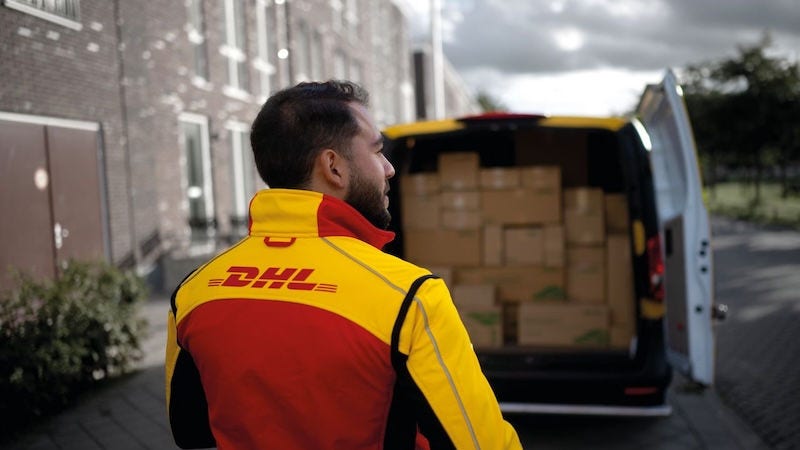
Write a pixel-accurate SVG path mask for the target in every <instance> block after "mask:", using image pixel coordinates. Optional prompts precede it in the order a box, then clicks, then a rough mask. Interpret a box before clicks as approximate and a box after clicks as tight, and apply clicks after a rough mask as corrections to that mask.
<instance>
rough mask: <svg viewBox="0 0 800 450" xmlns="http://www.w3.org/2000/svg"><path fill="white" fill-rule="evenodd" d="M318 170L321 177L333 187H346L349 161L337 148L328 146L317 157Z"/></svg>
mask: <svg viewBox="0 0 800 450" xmlns="http://www.w3.org/2000/svg"><path fill="white" fill-rule="evenodd" d="M316 166H317V170H318V173H319V174H320V176H321V178H322V179H323V180H324V181H325V183H326V184H328V185H329V186H330V187H331V188H333V189H337V190H338V189H346V188H347V180H348V173H347V171H348V166H347V161H346V160H345V159H344V158H343V157H342V156H341V155H340V154H338V153H337V152H336V151H335V150H333V149H330V148H326V149H324V150H322V151H321V152H320V153H319V156H318V157H317V164H316Z"/></svg>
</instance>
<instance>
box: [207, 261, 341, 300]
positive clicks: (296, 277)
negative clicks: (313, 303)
mask: <svg viewBox="0 0 800 450" xmlns="http://www.w3.org/2000/svg"><path fill="white" fill-rule="evenodd" d="M227 272H228V273H229V274H230V275H228V277H227V278H212V279H210V280H208V286H209V287H216V286H226V287H250V288H257V289H258V288H267V289H281V288H286V289H291V290H294V291H317V292H331V293H335V292H336V289H337V288H338V285H336V284H327V283H311V282H308V281H307V280H308V277H310V276H311V274H312V273H314V269H296V268H291V267H268V268H267V269H266V270H264V271H263V272H262V271H261V269H259V268H258V267H249V266H231V267H229V268H228V270H227Z"/></svg>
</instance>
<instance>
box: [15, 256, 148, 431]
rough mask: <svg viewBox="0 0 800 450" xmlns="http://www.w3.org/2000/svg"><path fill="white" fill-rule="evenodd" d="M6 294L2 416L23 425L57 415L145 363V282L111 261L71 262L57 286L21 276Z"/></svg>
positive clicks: (55, 281)
mask: <svg viewBox="0 0 800 450" xmlns="http://www.w3.org/2000/svg"><path fill="white" fill-rule="evenodd" d="M16 278H17V284H16V287H15V288H14V289H13V290H10V291H7V292H3V293H0V339H2V345H0V398H1V399H2V401H0V417H4V418H11V420H12V422H14V424H11V423H8V422H6V423H5V424H4V426H9V425H15V424H16V425H23V424H26V423H29V422H30V421H31V420H33V419H36V418H37V417H40V416H43V415H45V414H48V413H51V412H54V411H57V410H59V409H61V408H63V407H64V406H66V405H67V404H68V403H69V402H70V401H72V400H73V399H74V398H75V396H76V394H77V393H79V392H80V391H82V390H84V389H85V388H87V387H89V386H91V385H92V384H94V383H96V382H98V381H99V380H102V379H105V378H108V377H110V376H114V375H118V374H122V373H124V372H126V371H128V370H129V369H130V368H131V367H132V365H133V363H134V362H135V361H136V360H137V359H139V358H141V356H142V352H141V348H140V346H141V339H142V338H143V334H144V332H145V328H146V325H147V324H146V322H145V321H144V319H142V318H141V317H140V316H139V314H138V310H139V306H140V304H141V302H142V300H143V299H145V298H146V296H147V292H146V289H145V286H144V283H143V282H142V280H141V279H139V278H138V277H136V276H135V275H133V274H131V273H126V272H122V271H120V270H119V269H117V268H115V267H113V266H111V265H108V264H105V263H79V262H70V263H69V264H67V266H66V267H65V268H64V270H63V271H62V273H61V276H60V277H59V278H58V279H57V280H54V281H53V280H46V281H39V280H35V279H33V278H31V277H30V276H27V275H25V274H17V275H16Z"/></svg>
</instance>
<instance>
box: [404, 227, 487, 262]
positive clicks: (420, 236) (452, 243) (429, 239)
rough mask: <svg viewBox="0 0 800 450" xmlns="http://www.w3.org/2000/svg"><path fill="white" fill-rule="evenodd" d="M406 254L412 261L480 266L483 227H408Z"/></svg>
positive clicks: (405, 235)
mask: <svg viewBox="0 0 800 450" xmlns="http://www.w3.org/2000/svg"><path fill="white" fill-rule="evenodd" d="M403 243H404V249H405V257H406V259H407V260H409V261H410V262H412V263H415V264H419V265H423V266H426V265H436V266H454V267H456V266H477V265H479V264H480V263H481V247H482V246H481V230H405V233H404V234H403Z"/></svg>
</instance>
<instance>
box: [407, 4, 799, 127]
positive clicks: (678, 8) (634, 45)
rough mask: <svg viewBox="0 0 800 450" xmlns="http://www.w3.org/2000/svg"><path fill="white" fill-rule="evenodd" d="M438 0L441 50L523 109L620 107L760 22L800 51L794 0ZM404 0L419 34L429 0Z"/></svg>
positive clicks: (725, 50)
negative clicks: (667, 72)
mask: <svg viewBox="0 0 800 450" xmlns="http://www.w3.org/2000/svg"><path fill="white" fill-rule="evenodd" d="M440 1H441V3H442V6H443V7H442V22H443V35H444V44H443V47H444V53H445V56H446V58H447V59H448V60H449V61H450V63H451V65H452V66H453V67H454V68H455V69H456V70H457V72H458V73H459V74H460V75H461V77H462V78H463V79H464V80H465V82H466V83H467V84H468V85H469V86H470V87H471V88H472V89H473V90H483V91H485V92H488V93H489V94H490V95H492V96H493V97H494V98H496V99H498V100H499V101H500V102H501V103H503V104H505V105H506V106H507V107H508V108H510V109H512V110H514V111H519V112H534V113H547V114H588V115H606V114H614V113H624V112H626V111H628V110H630V109H631V108H632V107H633V106H635V104H636V102H637V100H638V98H639V95H640V94H641V92H642V90H643V89H644V86H645V85H646V84H647V83H655V82H658V81H659V80H660V79H661V77H662V75H663V73H664V70H665V69H666V68H667V67H674V68H681V67H685V66H686V65H688V64H691V63H699V62H703V61H709V60H712V61H713V60H720V59H723V58H726V57H730V56H734V55H736V49H737V45H741V44H744V45H752V44H755V43H757V42H758V41H759V40H760V38H761V36H762V35H763V33H764V31H765V30H769V32H770V33H771V35H772V38H773V42H774V44H775V45H774V46H773V49H774V50H775V51H776V52H780V55H781V56H783V57H787V58H792V59H795V60H796V59H797V58H799V57H800V0H440ZM405 2H406V3H407V5H408V11H409V13H410V19H411V23H412V34H413V37H414V39H415V41H416V42H419V41H422V40H424V39H426V38H427V36H429V31H430V30H429V11H430V6H429V0H405Z"/></svg>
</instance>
